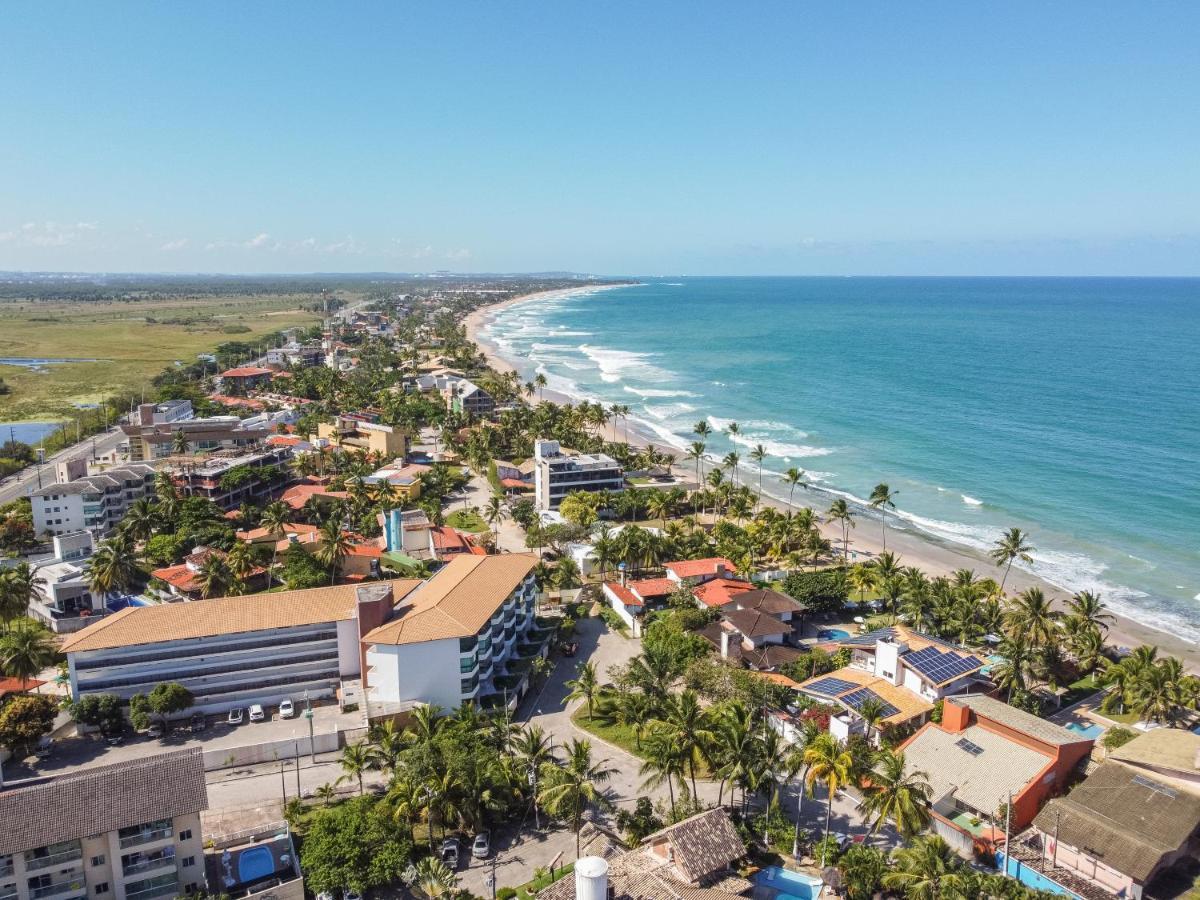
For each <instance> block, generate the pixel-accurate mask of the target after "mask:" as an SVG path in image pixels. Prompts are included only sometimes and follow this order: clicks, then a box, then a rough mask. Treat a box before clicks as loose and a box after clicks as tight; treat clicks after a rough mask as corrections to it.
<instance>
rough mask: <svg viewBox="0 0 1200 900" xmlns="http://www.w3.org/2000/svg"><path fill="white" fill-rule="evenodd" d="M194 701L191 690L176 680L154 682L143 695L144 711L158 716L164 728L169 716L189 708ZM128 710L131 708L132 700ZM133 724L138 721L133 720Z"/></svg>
mask: <svg viewBox="0 0 1200 900" xmlns="http://www.w3.org/2000/svg"><path fill="white" fill-rule="evenodd" d="M195 702H196V701H195V698H194V697H193V696H192V692H191V691H189V690H188V689H187V688H185V687H184V686H183V685H182V684H180V683H179V682H177V681H164V682H161V683H159V684H156V685H155V686H154V688H153V689H152V690H151V691H150V693H149V694H147V695H146V696H145V712H147V713H149V714H151V715H155V716H158V720H159V722H160V723H162V726H163V729H164V730H165V729H166V728H167V726H168V724H169V719H170V717H171V716H173V715H175V714H176V713H181V712H183V711H184V710H187V709H191V707H192V704H193V703H195ZM130 710H131V711H132V710H133V704H132V701H131V702H130ZM134 725H135V727H136V726H137V725H138V723H137V722H135V723H134Z"/></svg>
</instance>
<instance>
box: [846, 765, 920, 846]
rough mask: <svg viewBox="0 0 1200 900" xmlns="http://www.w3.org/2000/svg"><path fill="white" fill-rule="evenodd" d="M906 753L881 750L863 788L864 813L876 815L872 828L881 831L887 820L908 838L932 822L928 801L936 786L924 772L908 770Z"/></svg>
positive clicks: (901, 834)
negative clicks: (932, 786) (932, 784)
mask: <svg viewBox="0 0 1200 900" xmlns="http://www.w3.org/2000/svg"><path fill="white" fill-rule="evenodd" d="M905 768H906V765H905V759H904V754H903V753H901V752H893V751H891V750H880V751H879V752H878V753H877V754H875V766H874V768H873V769H872V770H871V772H870V774H869V775H868V780H869V783H868V784H867V785H866V787H865V788H864V789H863V794H864V797H863V802H862V806H861V809H862V812H863V814H864V815H867V816H874V817H875V824H874V825H873V826H872V828H871V830H872V831H879V829H880V827H882V825H883V823H884V822H886V821H887V820H888V819H891V820H892V824H893V825H895V826H896V830H897V831H898V832H900V836H901V837H903V838H904V839H905V840H906V841H908V840H911V839H912V838H913V836H914V835H916V834H917V833H918V832H921V831H923V830H924V829H925V827H926V826H927V825H928V824H929V819H930V815H929V804H930V800H931V797H932V794H933V789H932V788H931V787H930V786H929V781H928V778H929V776H928V775H927V774H926V773H925V772H920V771H912V772H906V771H905Z"/></svg>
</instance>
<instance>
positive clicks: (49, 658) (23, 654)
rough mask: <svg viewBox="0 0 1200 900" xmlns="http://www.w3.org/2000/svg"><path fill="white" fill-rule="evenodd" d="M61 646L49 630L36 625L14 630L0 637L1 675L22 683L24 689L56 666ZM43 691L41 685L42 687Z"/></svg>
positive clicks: (39, 686)
mask: <svg viewBox="0 0 1200 900" xmlns="http://www.w3.org/2000/svg"><path fill="white" fill-rule="evenodd" d="M57 658H58V645H57V644H56V643H55V641H54V638H53V637H52V636H51V634H50V633H49V632H48V631H46V630H45V629H43V628H41V627H39V626H36V625H33V624H32V623H31V624H29V625H24V626H21V627H17V628H13V629H12V630H10V631H8V632H7V633H5V635H4V636H3V637H0V672H3V673H4V674H5V675H6V676H8V677H9V678H19V679H20V680H21V690H25V686H26V685H27V684H29V682H30V680H31V679H33V678H35V677H36V676H37V674H38V673H39V672H41V671H42V670H43V669H45V668H47V667H48V666H51V665H53V664H54V661H55V659H57ZM38 688H39V690H40V688H41V685H38Z"/></svg>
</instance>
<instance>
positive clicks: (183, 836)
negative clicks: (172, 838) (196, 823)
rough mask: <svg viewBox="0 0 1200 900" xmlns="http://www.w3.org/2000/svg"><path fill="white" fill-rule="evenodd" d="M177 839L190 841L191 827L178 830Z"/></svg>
mask: <svg viewBox="0 0 1200 900" xmlns="http://www.w3.org/2000/svg"><path fill="white" fill-rule="evenodd" d="M179 839H180V840H181V841H190V840H191V839H192V829H190V828H185V829H183V831H181V832H179Z"/></svg>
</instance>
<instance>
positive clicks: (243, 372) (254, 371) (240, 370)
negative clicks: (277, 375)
mask: <svg viewBox="0 0 1200 900" xmlns="http://www.w3.org/2000/svg"><path fill="white" fill-rule="evenodd" d="M270 374H272V373H271V370H270V369H264V368H263V367H262V366H237V367H235V368H232V369H226V370H225V371H224V372H222V373H221V377H222V378H250V377H252V376H254V375H270Z"/></svg>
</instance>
